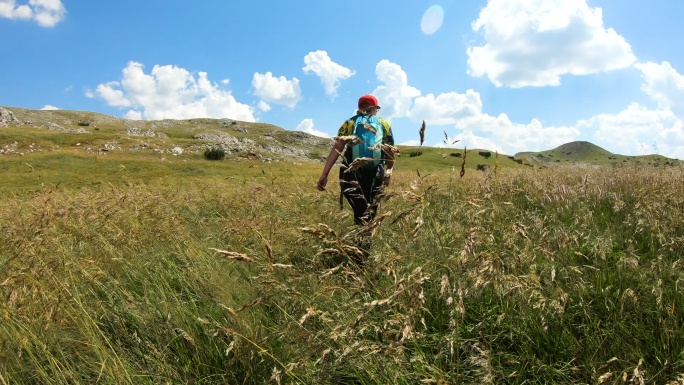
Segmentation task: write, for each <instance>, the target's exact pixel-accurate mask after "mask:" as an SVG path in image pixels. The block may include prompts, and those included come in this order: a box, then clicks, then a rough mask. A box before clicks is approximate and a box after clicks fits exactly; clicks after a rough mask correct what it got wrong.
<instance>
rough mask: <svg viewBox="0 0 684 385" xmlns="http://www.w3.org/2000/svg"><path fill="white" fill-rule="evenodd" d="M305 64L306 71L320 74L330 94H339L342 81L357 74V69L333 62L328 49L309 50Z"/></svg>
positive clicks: (327, 93) (305, 57) (326, 91)
mask: <svg viewBox="0 0 684 385" xmlns="http://www.w3.org/2000/svg"><path fill="white" fill-rule="evenodd" d="M304 64H306V66H305V67H304V68H302V69H303V70H304V72H305V73H307V72H313V73H315V74H316V75H318V77H319V78H320V79H321V83H323V88H324V89H325V94H326V95H328V96H337V88H339V86H340V82H341V81H342V80H345V79H349V78H350V77H352V76H354V75H355V74H356V72H355V71H352V70H350V69H349V68H347V67H344V66H341V65H339V64H337V63H335V62H333V61H332V60H331V59H330V57H329V56H328V53H327V52H326V51H316V52H309V54H308V55H306V56H304Z"/></svg>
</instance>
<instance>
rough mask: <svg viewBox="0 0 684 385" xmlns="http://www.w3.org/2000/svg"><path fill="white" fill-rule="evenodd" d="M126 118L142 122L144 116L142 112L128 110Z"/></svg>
mask: <svg viewBox="0 0 684 385" xmlns="http://www.w3.org/2000/svg"><path fill="white" fill-rule="evenodd" d="M124 118H126V119H130V120H142V114H141V113H140V111H136V110H128V112H126V114H124Z"/></svg>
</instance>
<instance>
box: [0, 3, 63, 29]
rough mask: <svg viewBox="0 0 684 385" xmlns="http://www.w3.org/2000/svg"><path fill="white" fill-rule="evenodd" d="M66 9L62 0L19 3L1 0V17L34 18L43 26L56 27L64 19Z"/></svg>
mask: <svg viewBox="0 0 684 385" xmlns="http://www.w3.org/2000/svg"><path fill="white" fill-rule="evenodd" d="M65 16H66V9H65V8H64V5H63V4H62V2H61V0H29V2H28V4H17V3H16V1H15V0H0V17H4V18H6V19H18V20H33V21H35V22H37V23H38V25H40V26H41V27H54V26H55V25H57V23H59V22H60V21H62V20H64V17H65Z"/></svg>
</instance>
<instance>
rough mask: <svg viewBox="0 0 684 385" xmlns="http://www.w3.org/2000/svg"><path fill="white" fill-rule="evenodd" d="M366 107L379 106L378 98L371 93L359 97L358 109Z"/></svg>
mask: <svg viewBox="0 0 684 385" xmlns="http://www.w3.org/2000/svg"><path fill="white" fill-rule="evenodd" d="M368 107H379V106H378V98H376V97H375V96H373V95H370V94H366V95H363V96H362V97H360V98H359V110H363V109H364V108H368Z"/></svg>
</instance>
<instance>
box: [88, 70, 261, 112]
mask: <svg viewBox="0 0 684 385" xmlns="http://www.w3.org/2000/svg"><path fill="white" fill-rule="evenodd" d="M86 96H87V97H90V98H92V97H99V98H101V99H103V100H104V101H105V102H107V104H108V105H110V106H113V107H135V108H137V109H141V110H142V112H138V111H134V112H138V113H140V114H141V116H140V117H143V116H144V118H145V119H153V120H157V119H191V118H230V119H236V120H242V121H248V122H254V121H255V120H256V119H255V118H254V114H253V111H252V108H251V107H250V106H248V105H246V104H242V103H239V102H238V101H237V100H235V98H234V97H233V96H232V95H231V93H230V91H227V90H223V89H221V88H219V86H218V85H217V84H215V83H212V82H210V81H209V78H208V76H207V73H206V72H199V73H198V74H197V76H196V77H195V75H193V74H191V73H190V72H189V71H188V70H186V69H184V68H180V67H176V66H172V65H165V66H160V65H155V66H154V67H153V68H152V71H151V72H150V74H146V73H145V72H144V70H143V65H142V64H140V63H136V62H133V61H132V62H129V63H128V65H127V66H126V68H124V69H123V71H122V78H121V82H108V83H103V84H100V85H98V86H97V88H96V90H95V92H93V91H91V90H87V91H86ZM129 113H130V111H129ZM127 114H128V113H127ZM136 116H137V115H136Z"/></svg>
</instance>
